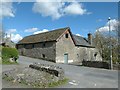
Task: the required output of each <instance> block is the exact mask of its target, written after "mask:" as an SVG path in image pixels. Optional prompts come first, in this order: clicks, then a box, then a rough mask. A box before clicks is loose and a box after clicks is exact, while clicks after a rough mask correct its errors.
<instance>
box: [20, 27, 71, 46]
mask: <svg viewBox="0 0 120 90" xmlns="http://www.w3.org/2000/svg"><path fill="white" fill-rule="evenodd" d="M67 29H69V27H66V28H60V29H56V30H53V31H49V32H44V33H39V34H35V35H30V36H27V37H24V38H23V39H22V40H21V41H19V42H18V44H29V43H37V42H46V41H55V40H57V39H58V38H59V36H60V35H61V34H63V33H64V32H65V31H66V30H67Z"/></svg>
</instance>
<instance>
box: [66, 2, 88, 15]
mask: <svg viewBox="0 0 120 90" xmlns="http://www.w3.org/2000/svg"><path fill="white" fill-rule="evenodd" d="M64 12H65V14H68V15H83V14H85V13H86V9H83V7H82V4H80V3H78V2H72V3H71V4H70V5H68V6H67V7H65V8H64Z"/></svg>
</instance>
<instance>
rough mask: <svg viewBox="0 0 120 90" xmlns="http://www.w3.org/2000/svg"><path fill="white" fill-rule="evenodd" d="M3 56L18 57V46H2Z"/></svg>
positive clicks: (6, 57) (7, 57)
mask: <svg viewBox="0 0 120 90" xmlns="http://www.w3.org/2000/svg"><path fill="white" fill-rule="evenodd" d="M2 58H3V60H4V59H9V58H15V59H18V51H17V49H16V48H10V47H2Z"/></svg>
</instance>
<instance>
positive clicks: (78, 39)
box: [72, 35, 94, 47]
mask: <svg viewBox="0 0 120 90" xmlns="http://www.w3.org/2000/svg"><path fill="white" fill-rule="evenodd" d="M72 36H73V39H74V41H75V44H76V46H87V47H94V46H92V45H90V44H89V43H88V40H87V39H86V38H84V37H81V36H77V35H72Z"/></svg>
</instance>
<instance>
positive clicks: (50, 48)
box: [16, 27, 102, 63]
mask: <svg viewBox="0 0 120 90" xmlns="http://www.w3.org/2000/svg"><path fill="white" fill-rule="evenodd" d="M16 48H17V49H18V51H19V53H20V55H24V56H28V57H33V58H39V59H44V60H49V61H52V62H56V63H75V62H77V63H78V62H79V63H81V62H82V61H83V60H87V61H102V58H101V56H100V54H99V52H98V50H97V49H96V48H95V47H94V46H92V35H91V34H90V33H89V34H88V39H86V38H83V37H81V36H76V35H73V34H72V32H71V31H70V28H69V27H66V28H60V29H56V30H52V31H49V32H44V33H39V34H35V35H30V36H26V37H24V38H23V39H22V40H21V41H19V42H18V43H17V45H16Z"/></svg>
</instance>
